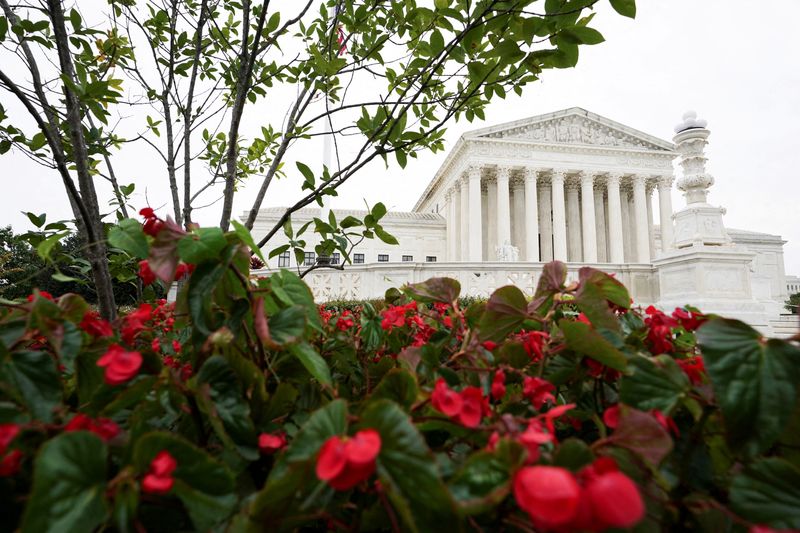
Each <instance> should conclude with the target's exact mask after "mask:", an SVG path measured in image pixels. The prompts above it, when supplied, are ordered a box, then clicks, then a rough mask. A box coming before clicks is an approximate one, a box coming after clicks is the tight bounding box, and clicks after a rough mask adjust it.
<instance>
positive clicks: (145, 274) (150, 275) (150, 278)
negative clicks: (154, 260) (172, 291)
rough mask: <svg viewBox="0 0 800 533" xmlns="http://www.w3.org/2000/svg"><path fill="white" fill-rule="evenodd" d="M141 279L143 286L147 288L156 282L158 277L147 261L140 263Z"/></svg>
mask: <svg viewBox="0 0 800 533" xmlns="http://www.w3.org/2000/svg"><path fill="white" fill-rule="evenodd" d="M139 277H140V278H141V279H142V284H143V285H145V286H146V285H150V284H151V283H154V282H155V281H156V275H155V273H154V272H153V271H152V270H150V263H148V262H147V259H142V260H141V261H139Z"/></svg>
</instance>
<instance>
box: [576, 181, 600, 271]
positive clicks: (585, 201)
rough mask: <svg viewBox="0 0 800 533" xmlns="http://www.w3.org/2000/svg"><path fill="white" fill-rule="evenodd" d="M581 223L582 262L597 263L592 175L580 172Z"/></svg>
mask: <svg viewBox="0 0 800 533" xmlns="http://www.w3.org/2000/svg"><path fill="white" fill-rule="evenodd" d="M580 179H581V223H582V226H581V227H582V230H583V231H582V233H583V262H584V263H597V222H596V220H595V212H594V175H593V174H592V173H590V172H581V173H580Z"/></svg>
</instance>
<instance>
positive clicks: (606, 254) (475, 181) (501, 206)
mask: <svg viewBox="0 0 800 533" xmlns="http://www.w3.org/2000/svg"><path fill="white" fill-rule="evenodd" d="M483 170H484V168H483V167H481V166H477V165H476V166H470V167H468V169H467V172H466V174H465V176H464V177H463V178H462V179H459V180H456V182H455V183H454V184H453V186H452V187H451V188H450V190H449V191H448V192H447V195H446V198H447V242H448V257H449V259H450V260H456V261H457V260H461V261H476V262H477V261H483V260H490V259H493V258H494V255H493V252H494V251H493V250H488V255H489V257H483V241H482V238H483V225H484V223H486V224H487V228H488V230H489V232H490V235H492V236H493V237H495V241H496V243H497V244H498V245H500V246H502V245H504V244H506V243H512V242H513V243H515V244H516V245H517V246H518V247H520V248H521V247H522V246H521V245H524V254H520V257H519V259H520V260H525V261H537V262H538V261H549V260H551V259H556V260H560V261H582V262H584V263H597V262H603V263H605V262H608V263H626V262H627V263H649V262H650V261H651V259H652V258H653V253H654V250H653V239H652V227H653V223H652V216H653V215H652V205H651V195H650V193H651V192H652V190H653V189H654V188H655V187H656V186H657V188H658V192H659V212H660V222H661V239H662V248H668V247H669V246H670V245H671V243H672V238H673V236H672V199H671V188H672V177H671V176H645V175H638V174H634V175H629V176H628V175H625V174H622V173H615V172H605V173H600V172H589V171H575V172H571V171H567V170H561V169H534V168H529V167H528V168H523V169H521V170H522V172H521V178H522V179H521V182H520V180H514V181H515V182H516V183H517V185H518V188H516V189H515V190H514V203H515V204H516V205H515V212H516V214H517V215H516V216H515V220H516V224H518V225H519V224H520V223H521V224H522V225H523V227H522V228H517V229H518V230H520V231H518V232H517V236H516V238H513V237H512V232H511V229H512V227H511V220H512V217H511V183H512V172H513V171H514V169H513V168H512V167H509V166H497V167H495V168H494V176H493V178H494V179H493V180H489V179H487V180H484V178H483ZM484 182H485V184H486V186H487V187H486V189H487V195H486V196H487V203H488V205H487V206H486V207H487V210H486V213H487V215H488V219H487V220H485V221H484V220H483V216H482V213H483V209H482V207H483V190H484V189H483V185H484ZM629 191H630V192H631V193H632V194H631V198H632V202H630V201H628V200H627V198H628V193H629ZM623 195H624V198H623ZM623 199H625V203H624V204H623ZM520 211H521V213H520ZM520 215H521V216H520ZM540 235H541V240H540Z"/></svg>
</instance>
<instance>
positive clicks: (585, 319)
mask: <svg viewBox="0 0 800 533" xmlns="http://www.w3.org/2000/svg"><path fill="white" fill-rule="evenodd" d="M577 321H578V322H583V323H584V324H587V325H589V326H591V325H592V322H591V321H590V320H589V317H588V316H586V315H584V314H583V313H578V318H577Z"/></svg>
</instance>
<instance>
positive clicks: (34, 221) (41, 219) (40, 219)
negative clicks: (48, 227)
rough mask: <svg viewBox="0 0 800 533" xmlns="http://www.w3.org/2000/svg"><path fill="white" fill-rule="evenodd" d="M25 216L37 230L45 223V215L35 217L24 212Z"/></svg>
mask: <svg viewBox="0 0 800 533" xmlns="http://www.w3.org/2000/svg"><path fill="white" fill-rule="evenodd" d="M25 216H27V217H28V219H29V220H30V221H31V223H32V224H33V225H34V226H36V227H37V228H41V227H42V226H44V223H45V222H46V221H47V213H42V214H41V215H35V214H33V213H31V212H27V211H26V212H25Z"/></svg>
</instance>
